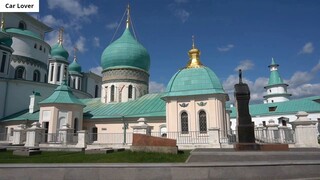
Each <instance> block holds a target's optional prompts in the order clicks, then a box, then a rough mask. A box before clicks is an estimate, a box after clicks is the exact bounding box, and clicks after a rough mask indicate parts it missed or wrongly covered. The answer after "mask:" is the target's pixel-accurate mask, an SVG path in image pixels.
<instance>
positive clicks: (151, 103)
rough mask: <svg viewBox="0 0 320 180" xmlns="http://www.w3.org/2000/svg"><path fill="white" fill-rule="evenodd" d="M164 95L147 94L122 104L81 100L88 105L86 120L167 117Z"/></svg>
mask: <svg viewBox="0 0 320 180" xmlns="http://www.w3.org/2000/svg"><path fill="white" fill-rule="evenodd" d="M161 96H162V94H147V95H144V96H142V97H141V98H139V99H136V100H133V101H128V102H122V103H109V104H105V103H102V102H101V100H100V98H95V99H81V101H82V102H83V103H84V104H85V105H86V107H85V108H84V110H83V112H84V119H102V118H120V117H121V116H124V117H165V116H166V104H165V101H163V100H161V99H160V98H161Z"/></svg>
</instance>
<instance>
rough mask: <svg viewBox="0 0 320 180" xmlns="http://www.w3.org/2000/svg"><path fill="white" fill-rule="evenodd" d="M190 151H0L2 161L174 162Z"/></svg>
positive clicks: (182, 159) (184, 159)
mask: <svg viewBox="0 0 320 180" xmlns="http://www.w3.org/2000/svg"><path fill="white" fill-rule="evenodd" d="M189 154H190V151H181V152H179V153H178V154H163V153H145V152H131V151H122V152H114V153H109V154H84V152H46V151H43V152H42V153H41V154H40V155H34V156H30V157H24V156H15V155H12V151H5V152H0V163H165V162H166V163H169V162H170V163H172V162H185V161H186V160H187V158H188V156H189Z"/></svg>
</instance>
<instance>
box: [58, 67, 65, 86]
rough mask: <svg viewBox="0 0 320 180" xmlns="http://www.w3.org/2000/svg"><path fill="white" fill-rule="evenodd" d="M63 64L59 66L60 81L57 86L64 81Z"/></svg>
mask: <svg viewBox="0 0 320 180" xmlns="http://www.w3.org/2000/svg"><path fill="white" fill-rule="evenodd" d="M64 66H65V65H64V64H63V63H62V64H61V66H60V81H59V84H61V82H62V80H63V79H64Z"/></svg>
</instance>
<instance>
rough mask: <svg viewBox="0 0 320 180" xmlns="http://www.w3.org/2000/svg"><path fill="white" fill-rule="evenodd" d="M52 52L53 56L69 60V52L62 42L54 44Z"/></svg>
mask: <svg viewBox="0 0 320 180" xmlns="http://www.w3.org/2000/svg"><path fill="white" fill-rule="evenodd" d="M50 54H51V56H52V57H53V58H56V59H59V60H63V61H67V62H68V57H69V53H68V51H67V50H65V49H64V47H63V45H62V44H61V43H57V44H55V45H53V46H52V48H51V51H50Z"/></svg>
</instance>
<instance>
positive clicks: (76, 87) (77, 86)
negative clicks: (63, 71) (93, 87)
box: [73, 76, 79, 89]
mask: <svg viewBox="0 0 320 180" xmlns="http://www.w3.org/2000/svg"><path fill="white" fill-rule="evenodd" d="M78 79H79V77H78V76H76V77H75V81H76V83H75V87H73V88H74V89H78V88H79V84H78Z"/></svg>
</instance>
